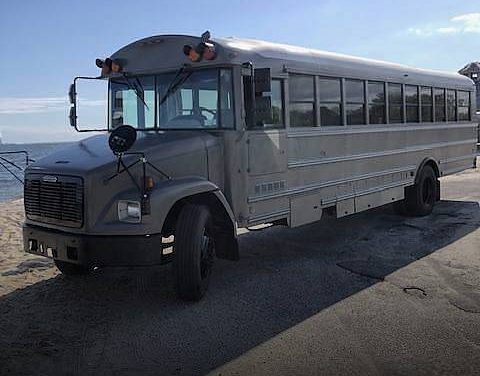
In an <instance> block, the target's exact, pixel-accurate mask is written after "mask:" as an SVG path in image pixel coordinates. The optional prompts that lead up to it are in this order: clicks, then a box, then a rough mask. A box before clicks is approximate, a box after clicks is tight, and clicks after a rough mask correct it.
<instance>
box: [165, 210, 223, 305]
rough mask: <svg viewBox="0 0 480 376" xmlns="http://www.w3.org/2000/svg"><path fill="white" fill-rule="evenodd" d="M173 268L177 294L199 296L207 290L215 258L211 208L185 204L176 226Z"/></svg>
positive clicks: (192, 298) (195, 298)
mask: <svg viewBox="0 0 480 376" xmlns="http://www.w3.org/2000/svg"><path fill="white" fill-rule="evenodd" d="M174 250H175V252H174V263H173V267H174V272H175V282H176V289H177V294H178V296H179V297H180V298H181V299H184V300H193V301H197V300H200V299H201V298H202V297H203V295H205V292H206V291H207V288H208V284H209V282H210V275H211V272H212V266H213V260H214V254H215V251H214V241H213V234H212V229H211V222H210V212H209V210H208V208H207V207H205V206H201V205H192V204H187V205H185V206H184V207H183V208H182V210H181V211H180V214H179V216H178V219H177V224H176V227H175V245H174Z"/></svg>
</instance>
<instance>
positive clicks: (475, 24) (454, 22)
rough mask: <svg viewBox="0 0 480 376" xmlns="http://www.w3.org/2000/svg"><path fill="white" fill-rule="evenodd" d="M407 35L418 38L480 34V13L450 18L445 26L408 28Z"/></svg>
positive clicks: (430, 25)
mask: <svg viewBox="0 0 480 376" xmlns="http://www.w3.org/2000/svg"><path fill="white" fill-rule="evenodd" d="M407 33H408V34H413V35H416V36H419V37H431V36H435V35H454V34H464V33H479V34H480V13H467V14H462V15H459V16H455V17H452V18H451V19H450V20H449V23H448V24H447V25H442V26H439V25H432V24H428V25H424V26H422V27H410V28H408V29H407Z"/></svg>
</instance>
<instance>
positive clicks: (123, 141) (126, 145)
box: [108, 125, 137, 154]
mask: <svg viewBox="0 0 480 376" xmlns="http://www.w3.org/2000/svg"><path fill="white" fill-rule="evenodd" d="M136 139H137V131H136V130H135V128H133V127H132V126H131V125H121V126H119V127H117V128H115V129H114V130H113V131H112V133H110V137H109V138H108V145H109V146H110V149H111V150H112V151H113V152H114V153H115V154H120V153H125V152H126V151H127V150H129V149H130V148H131V147H132V146H133V144H134V143H135V140H136Z"/></svg>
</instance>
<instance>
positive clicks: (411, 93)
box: [405, 85, 418, 123]
mask: <svg viewBox="0 0 480 376" xmlns="http://www.w3.org/2000/svg"><path fill="white" fill-rule="evenodd" d="M405 102H406V110H407V123H418V86H413V85H405Z"/></svg>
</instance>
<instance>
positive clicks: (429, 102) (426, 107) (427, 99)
mask: <svg viewBox="0 0 480 376" xmlns="http://www.w3.org/2000/svg"><path fill="white" fill-rule="evenodd" d="M420 90H421V97H422V111H421V112H422V122H427V123H428V122H432V121H433V114H432V111H433V99H432V88H431V87H422V88H421V89H420Z"/></svg>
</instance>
